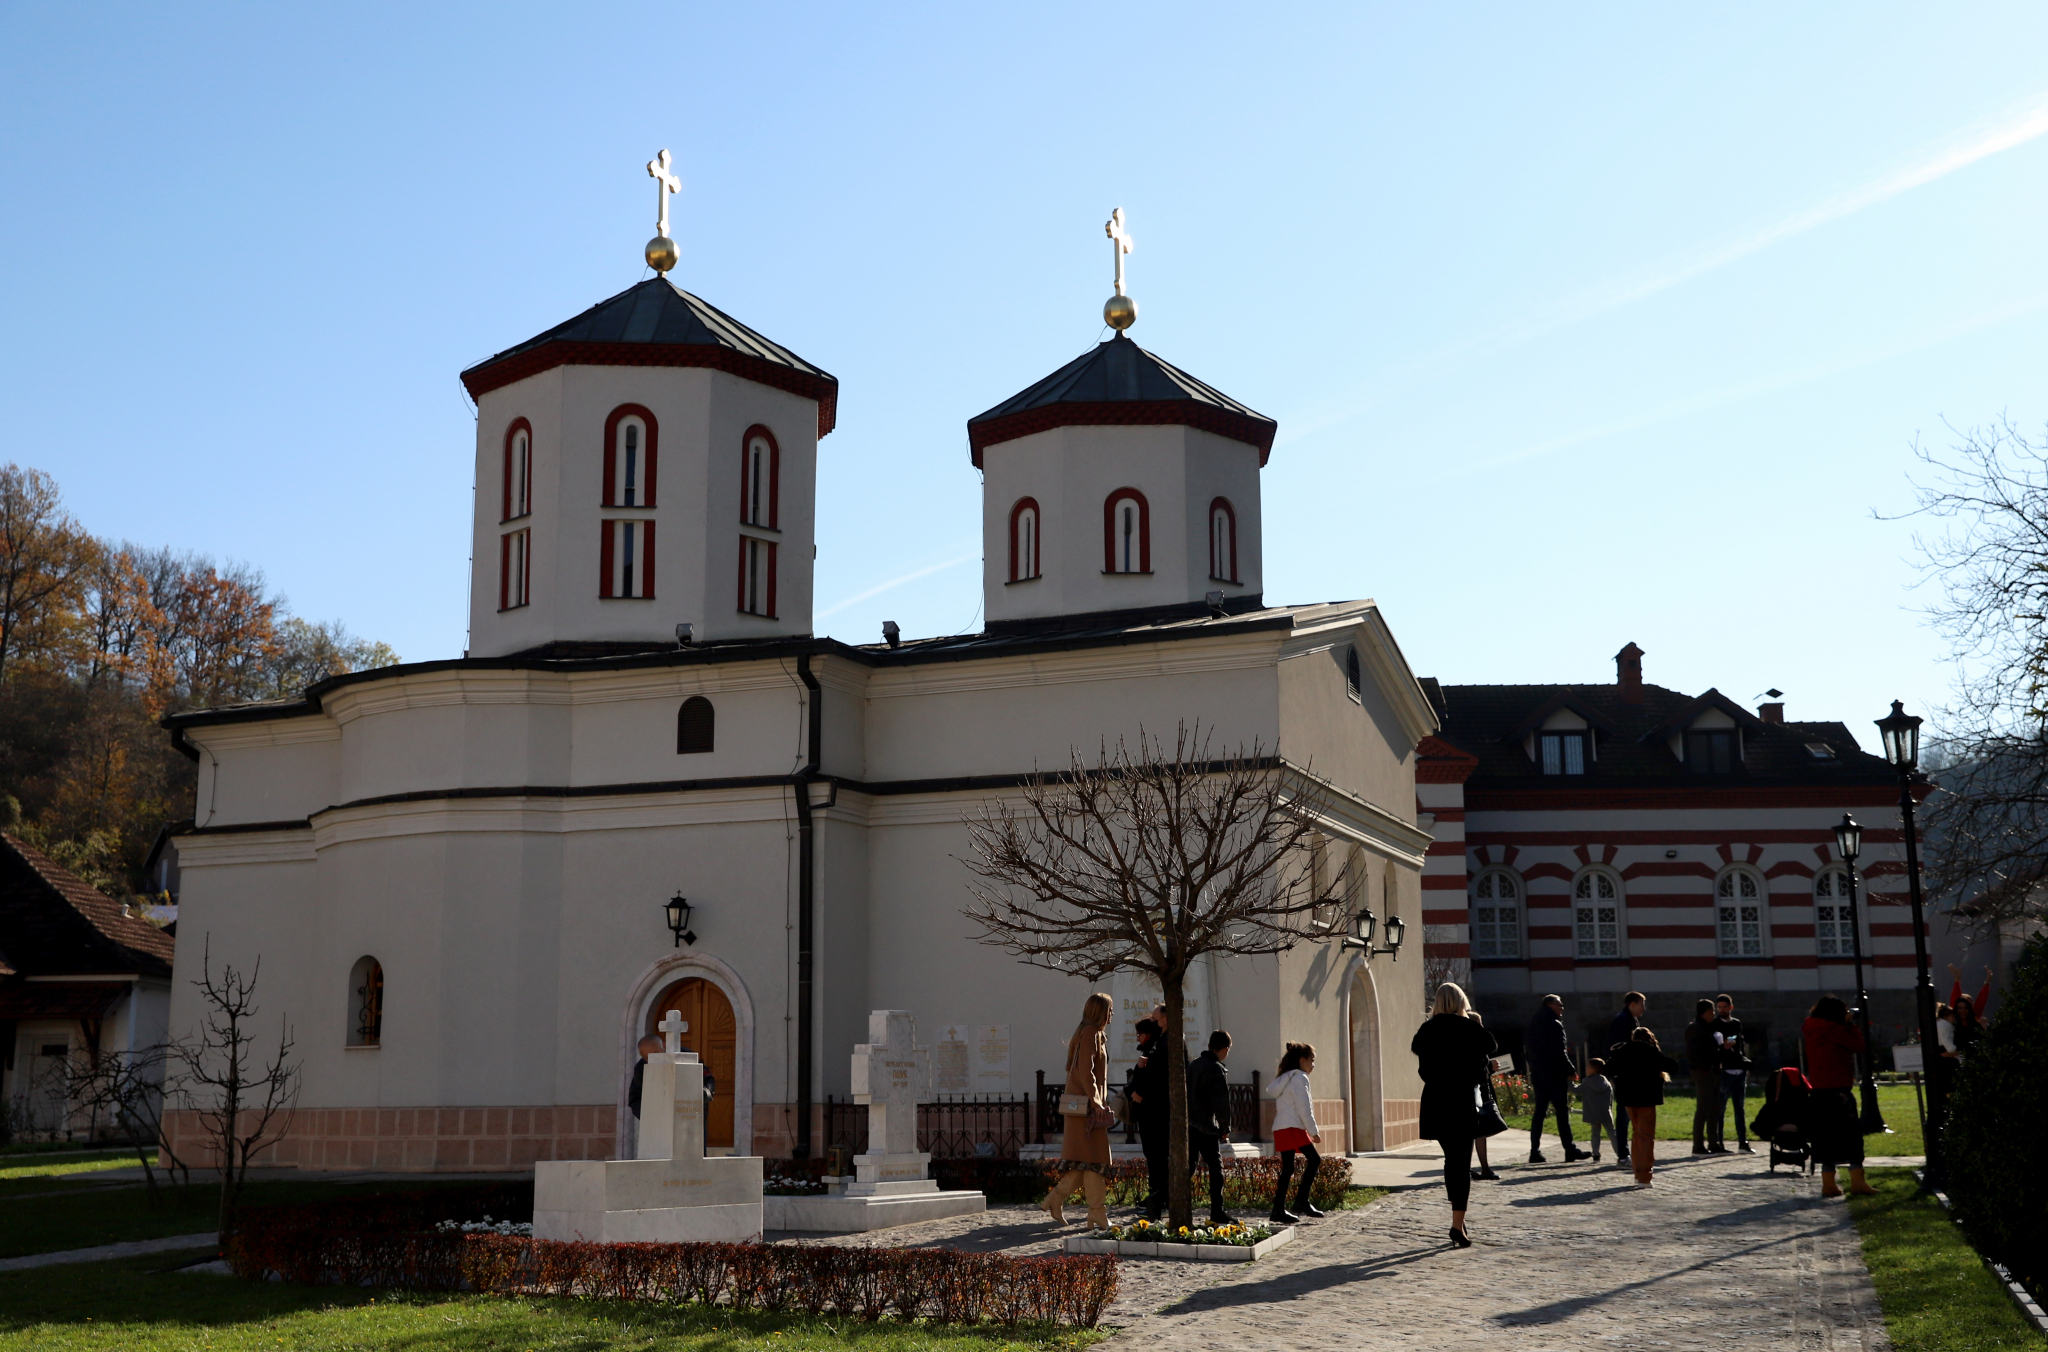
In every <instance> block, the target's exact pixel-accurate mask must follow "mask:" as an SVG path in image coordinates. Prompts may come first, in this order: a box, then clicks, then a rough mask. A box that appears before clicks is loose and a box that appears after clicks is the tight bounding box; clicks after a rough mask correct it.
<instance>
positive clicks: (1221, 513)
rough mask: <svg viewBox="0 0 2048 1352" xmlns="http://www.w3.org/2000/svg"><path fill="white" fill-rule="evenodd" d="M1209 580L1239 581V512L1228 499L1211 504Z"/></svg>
mask: <svg viewBox="0 0 2048 1352" xmlns="http://www.w3.org/2000/svg"><path fill="white" fill-rule="evenodd" d="M1209 579H1210V581H1212V582H1235V581H1237V511H1236V509H1235V508H1233V507H1232V506H1231V505H1230V499H1228V498H1218V499H1216V501H1214V502H1212V503H1210V504H1209Z"/></svg>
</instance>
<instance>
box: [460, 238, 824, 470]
mask: <svg viewBox="0 0 2048 1352" xmlns="http://www.w3.org/2000/svg"><path fill="white" fill-rule="evenodd" d="M568 365H577V366H705V367H710V368H712V369H714V370H721V371H725V372H727V373H729V374H732V375H736V376H742V377H744V378H746V379H748V380H752V381H755V382H758V383H759V384H763V385H768V386H771V387H773V388H775V389H779V390H787V391H788V392H790V393H791V394H795V395H799V396H801V397H803V398H805V399H814V400H816V401H817V404H818V435H819V436H821V437H822V436H824V435H825V434H826V433H828V432H830V431H831V430H832V427H833V424H834V422H835V421H836V420H837V416H838V404H839V379H838V377H836V376H834V375H832V374H830V373H829V372H827V371H825V370H823V369H821V368H819V367H817V366H813V365H812V364H811V363H810V362H807V361H805V360H804V359H803V358H802V357H799V356H797V355H796V353H794V352H791V351H790V350H789V349H788V348H786V347H784V346H783V345H782V344H780V343H777V342H775V341H773V340H771V339H768V338H764V337H762V336H761V335H760V334H758V333H756V332H754V331H753V330H752V329H750V328H748V327H747V326H746V325H745V324H742V323H740V322H739V321H738V320H737V319H734V318H733V317H732V316H731V315H729V314H726V313H725V312H724V311H723V310H720V309H719V308H718V307H716V306H714V305H712V304H710V303H708V302H706V301H704V300H702V299H701V298H699V297H697V296H693V295H691V294H690V293H689V292H687V291H685V290H683V289H682V288H681V287H679V286H677V285H676V284H675V283H674V282H671V281H669V280H668V279H667V278H666V277H650V278H648V279H647V280H646V281H644V282H640V283H638V284H637V285H634V286H630V287H627V288H626V289H625V290H624V291H621V292H620V293H619V294H618V295H616V296H613V297H611V298H610V299H609V300H601V301H599V302H598V303H597V304H595V305H593V306H591V307H590V308H589V309H588V310H585V311H584V312H583V313H582V314H580V315H577V316H576V317H575V318H574V319H571V320H569V321H568V322H567V323H563V324H557V325H555V327H553V328H551V329H549V330H548V331H547V332H545V333H541V334H536V335H535V336H534V337H532V338H529V339H527V340H526V341H525V342H523V343H520V344H518V345H517V346H515V347H508V348H506V349H505V350H504V351H503V352H500V353H498V354H497V355H495V356H493V357H490V358H488V359H486V360H484V361H480V362H478V363H477V364H476V365H474V366H472V367H470V368H469V369H468V370H466V371H464V372H463V373H462V384H463V386H464V388H466V389H467V390H468V391H469V394H470V397H471V398H472V399H474V398H478V397H481V396H482V395H484V394H487V393H489V392H490V391H492V390H495V389H498V388H500V387H502V386H505V385H509V384H511V383H512V382H513V381H515V380H524V379H525V378H526V377H528V376H530V375H536V374H538V373H539V372H542V371H545V370H548V369H549V368H551V367H555V366H568Z"/></svg>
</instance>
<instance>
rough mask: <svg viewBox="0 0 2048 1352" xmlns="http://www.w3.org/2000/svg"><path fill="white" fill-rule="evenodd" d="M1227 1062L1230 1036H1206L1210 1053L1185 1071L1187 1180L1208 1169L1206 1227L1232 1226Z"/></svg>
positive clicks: (1205, 1053) (1216, 1033) (1195, 1061)
mask: <svg viewBox="0 0 2048 1352" xmlns="http://www.w3.org/2000/svg"><path fill="white" fill-rule="evenodd" d="M1229 1059H1230V1034H1228V1033H1226V1032H1223V1031H1222V1030H1220V1029H1219V1030H1218V1031H1216V1032H1214V1033H1211V1034H1209V1050H1207V1051H1205V1052H1203V1053H1202V1054H1201V1055H1200V1056H1198V1057H1196V1058H1195V1060H1194V1064H1193V1065H1191V1066H1189V1067H1188V1177H1190V1178H1192V1177H1194V1173H1195V1170H1196V1169H1197V1168H1199V1167H1200V1166H1201V1164H1202V1163H1203V1162H1204V1161H1207V1162H1208V1165H1209V1224H1211V1225H1232V1224H1235V1222H1234V1221H1233V1220H1232V1219H1231V1216H1230V1213H1229V1212H1227V1211H1225V1210H1224V1209H1223V1143H1224V1142H1225V1141H1227V1140H1229V1139H1230V1080H1229V1077H1228V1076H1226V1075H1225V1074H1224V1071H1223V1063H1224V1062H1225V1061H1227V1060H1229Z"/></svg>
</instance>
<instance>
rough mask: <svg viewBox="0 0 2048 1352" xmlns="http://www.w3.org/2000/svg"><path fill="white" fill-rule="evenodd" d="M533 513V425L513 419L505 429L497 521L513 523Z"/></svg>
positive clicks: (524, 420)
mask: <svg viewBox="0 0 2048 1352" xmlns="http://www.w3.org/2000/svg"><path fill="white" fill-rule="evenodd" d="M532 512H533V424H532V423H530V422H528V421H527V420H526V419H524V418H514V419H513V420H512V425H511V426H510V427H508V428H506V429H505V491H504V498H503V502H502V504H501V509H500V511H499V513H498V519H499V520H500V521H516V520H518V519H519V518H520V517H522V516H528V515H531V514H532Z"/></svg>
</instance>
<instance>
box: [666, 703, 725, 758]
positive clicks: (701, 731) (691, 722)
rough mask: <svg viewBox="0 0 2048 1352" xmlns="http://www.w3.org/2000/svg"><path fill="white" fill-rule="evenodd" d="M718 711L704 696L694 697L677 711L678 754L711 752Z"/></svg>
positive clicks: (687, 754) (688, 754)
mask: <svg viewBox="0 0 2048 1352" xmlns="http://www.w3.org/2000/svg"><path fill="white" fill-rule="evenodd" d="M716 721H717V711H716V710H714V709H713V708H712V707H711V701H710V700H708V699H705V698H704V697H703V696H702V695H692V696H690V697H689V698H688V699H686V700H684V701H683V707H682V708H680V709H678V710H676V754H677V755H678V756H690V755H696V754H699V753H701V752H706V751H709V750H711V743H712V740H713V739H712V734H713V732H714V731H715V725H716Z"/></svg>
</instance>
